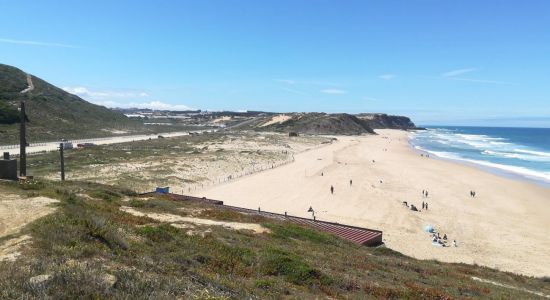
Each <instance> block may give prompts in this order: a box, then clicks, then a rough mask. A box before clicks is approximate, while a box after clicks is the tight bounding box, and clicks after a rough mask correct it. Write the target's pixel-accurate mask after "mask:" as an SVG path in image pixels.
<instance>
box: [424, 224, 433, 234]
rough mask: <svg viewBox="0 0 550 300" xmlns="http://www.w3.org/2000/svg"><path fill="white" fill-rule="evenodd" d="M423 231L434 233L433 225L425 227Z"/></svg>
mask: <svg viewBox="0 0 550 300" xmlns="http://www.w3.org/2000/svg"><path fill="white" fill-rule="evenodd" d="M424 231H426V232H430V233H432V232H434V227H433V225H426V226H424Z"/></svg>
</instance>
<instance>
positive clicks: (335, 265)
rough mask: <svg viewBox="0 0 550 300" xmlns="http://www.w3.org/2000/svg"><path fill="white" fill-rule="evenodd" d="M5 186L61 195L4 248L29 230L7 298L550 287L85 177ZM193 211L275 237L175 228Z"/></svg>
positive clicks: (462, 295) (447, 293) (353, 295)
mask: <svg viewBox="0 0 550 300" xmlns="http://www.w3.org/2000/svg"><path fill="white" fill-rule="evenodd" d="M0 191H1V192H2V193H3V194H4V193H5V194H19V195H23V196H28V197H36V196H46V197H51V198H56V199H59V200H60V201H61V202H60V203H59V204H57V205H56V207H57V211H56V212H55V213H53V214H51V215H48V216H46V217H43V218H41V219H38V220H37V221H35V222H34V223H31V224H29V225H28V226H27V227H25V228H24V229H23V230H22V231H21V232H19V233H18V234H16V235H12V236H9V237H4V238H0V246H1V245H2V244H3V243H5V242H6V241H7V240H10V239H16V238H18V236H21V235H29V236H31V238H32V242H28V243H27V244H25V245H24V247H22V248H21V250H20V251H21V255H20V256H19V257H18V259H17V260H15V261H0V298H2V299H21V298H25V299H29V298H32V299H34V298H40V299H47V298H51V299H74V298H85V299H280V298H287V299H472V298H476V299H538V297H537V296H536V295H534V294H532V293H530V292H526V291H525V290H528V291H536V292H539V293H544V294H546V295H548V294H550V285H549V281H548V278H530V277H525V276H519V275H514V274H511V273H505V272H500V271H496V270H493V269H489V268H484V267H479V266H475V265H466V264H449V263H441V262H437V261H430V260H424V261H422V260H416V259H413V258H410V257H406V256H404V255H401V254H399V253H397V252H394V251H392V250H390V249H387V248H384V247H381V248H367V247H364V246H359V245H356V244H352V243H350V242H348V241H345V240H342V239H340V238H338V237H335V236H332V235H329V234H325V233H323V232H319V231H316V230H314V229H311V228H308V227H303V226H298V225H293V224H289V223H285V222H284V221H281V220H276V219H270V218H265V217H260V216H257V215H244V214H240V213H237V212H235V211H232V210H227V209H225V208H224V207H223V206H218V205H208V204H200V203H193V202H176V201H172V200H170V199H168V198H164V197H162V196H155V197H152V198H139V197H137V195H135V194H134V193H133V192H131V191H128V190H123V189H120V188H116V187H109V186H102V185H98V184H92V183H84V182H65V183H60V182H32V183H26V184H18V183H6V182H0ZM128 210H133V211H138V212H140V213H141V215H136V214H130V213H127V211H128ZM158 216H168V217H169V218H168V219H167V220H168V221H159V220H158V219H157V217H158ZM182 217H188V218H201V219H209V220H213V221H216V220H217V221H224V222H227V221H231V222H241V223H253V224H259V225H261V226H262V227H263V228H267V229H268V230H269V232H267V233H253V232H251V231H249V230H234V229H230V228H227V227H222V226H208V225H200V226H199V225H195V226H191V227H189V224H187V225H185V224H186V223H178V224H174V222H176V221H174V220H175V219H177V218H182ZM31 278H33V279H31ZM37 279H40V281H38V280H37ZM541 298H542V297H541Z"/></svg>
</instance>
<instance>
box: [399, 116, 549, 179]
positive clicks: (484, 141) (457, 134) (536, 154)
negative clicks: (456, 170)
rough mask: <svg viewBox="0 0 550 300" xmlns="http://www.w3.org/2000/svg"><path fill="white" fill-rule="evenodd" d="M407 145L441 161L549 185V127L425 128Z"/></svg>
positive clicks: (415, 134)
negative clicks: (472, 166)
mask: <svg viewBox="0 0 550 300" xmlns="http://www.w3.org/2000/svg"><path fill="white" fill-rule="evenodd" d="M410 142H411V145H412V146H413V147H414V148H415V149H417V150H420V151H424V152H427V153H430V154H432V155H435V156H437V157H440V158H444V159H449V160H455V161H460V162H465V163H469V164H473V165H476V166H479V167H482V168H484V169H486V170H489V171H492V172H494V173H497V174H499V175H505V176H508V177H521V178H524V179H528V180H532V181H535V182H537V183H541V184H543V185H546V186H550V128H504V127H451V126H438V127H427V130H424V131H418V132H416V133H414V134H412V136H411V141H410Z"/></svg>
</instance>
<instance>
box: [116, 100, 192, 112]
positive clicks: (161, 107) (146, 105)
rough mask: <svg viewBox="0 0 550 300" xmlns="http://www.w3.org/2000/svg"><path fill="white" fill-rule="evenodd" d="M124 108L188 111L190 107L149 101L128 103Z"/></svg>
mask: <svg viewBox="0 0 550 300" xmlns="http://www.w3.org/2000/svg"><path fill="white" fill-rule="evenodd" d="M123 105H124V107H135V108H150V109H155V110H190V109H191V107H189V106H187V105H183V104H170V103H165V102H161V101H151V102H144V103H128V104H123Z"/></svg>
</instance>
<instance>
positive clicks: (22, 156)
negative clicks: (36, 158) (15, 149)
mask: <svg viewBox="0 0 550 300" xmlns="http://www.w3.org/2000/svg"><path fill="white" fill-rule="evenodd" d="M19 118H20V120H21V121H20V129H19V164H20V167H19V176H21V177H25V176H27V114H26V113H25V101H21V110H20V112H19Z"/></svg>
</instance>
